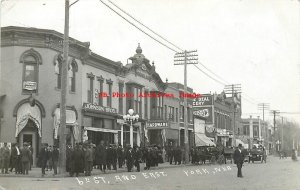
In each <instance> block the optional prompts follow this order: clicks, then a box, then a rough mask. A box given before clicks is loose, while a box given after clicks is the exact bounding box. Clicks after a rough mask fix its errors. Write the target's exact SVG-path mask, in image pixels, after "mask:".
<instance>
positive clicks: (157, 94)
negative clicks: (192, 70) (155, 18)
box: [0, 27, 193, 162]
mask: <svg viewBox="0 0 300 190" xmlns="http://www.w3.org/2000/svg"><path fill="white" fill-rule="evenodd" d="M1 35H2V38H1V53H2V57H1V70H0V71H1V76H0V77H1V78H0V79H1V80H0V82H1V94H0V96H1V98H0V101H1V102H0V103H1V104H0V105H1V106H0V108H1V109H0V110H1V112H0V113H1V114H0V115H1V122H0V141H1V142H11V143H14V142H16V143H18V144H19V145H20V146H21V147H22V145H23V143H24V142H29V143H30V144H31V145H32V147H33V150H34V162H35V160H36V158H37V156H38V150H39V149H40V147H41V144H42V143H48V144H49V145H54V144H57V143H58V142H59V137H60V97H61V78H62V65H63V64H64V60H63V56H62V53H63V52H62V50H63V43H62V42H63V35H62V34H61V33H58V32H56V31H53V30H45V29H37V28H24V27H4V28H2V30H1ZM89 47H90V43H89V42H80V41H78V40H75V39H73V38H70V50H69V58H68V60H67V64H68V90H67V92H68V93H67V111H66V120H67V121H66V122H67V128H66V135H67V138H66V139H67V144H71V145H74V143H76V142H82V141H86V140H89V141H90V142H92V143H94V144H98V143H99V142H100V141H101V140H103V141H105V142H106V143H107V144H121V145H123V146H125V145H131V146H133V145H135V144H136V145H138V146H143V145H151V144H157V145H161V146H165V145H171V144H172V145H174V146H176V145H183V144H184V138H185V137H184V126H183V117H184V114H183V98H180V93H181V92H183V85H182V84H179V83H167V82H163V81H162V80H161V78H160V76H159V74H158V73H157V72H156V70H155V65H154V62H152V64H151V63H150V61H149V60H148V59H147V58H146V57H145V56H144V55H143V53H142V48H141V47H140V45H138V47H137V49H136V52H135V54H134V55H133V56H131V57H130V58H129V60H130V62H129V63H127V64H126V65H123V64H122V63H121V62H115V61H112V60H110V59H107V58H105V57H102V56H100V55H97V54H95V53H94V52H92V51H91V50H90V48H89ZM188 92H189V93H192V92H193V91H192V89H190V88H188ZM191 101H192V99H188V102H189V107H188V113H189V114H188V122H189V142H190V144H193V138H192V133H193V117H192V112H191V108H192V104H191ZM129 109H133V110H134V114H137V115H139V118H138V120H136V121H133V122H132V123H131V122H128V121H125V120H124V119H123V116H124V115H127V114H128V110H129Z"/></svg>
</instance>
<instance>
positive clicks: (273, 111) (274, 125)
mask: <svg viewBox="0 0 300 190" xmlns="http://www.w3.org/2000/svg"><path fill="white" fill-rule="evenodd" d="M271 113H272V114H273V128H274V132H273V147H274V154H275V150H276V140H275V130H276V115H277V114H279V113H280V112H279V110H271Z"/></svg>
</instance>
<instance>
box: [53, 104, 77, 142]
mask: <svg viewBox="0 0 300 190" xmlns="http://www.w3.org/2000/svg"><path fill="white" fill-rule="evenodd" d="M53 122H54V123H53V126H54V138H55V139H57V134H58V127H59V125H60V109H59V108H56V109H55V111H54V118H53ZM66 125H70V126H73V135H74V138H75V140H76V141H77V140H79V129H78V123H77V121H76V113H75V111H74V110H66Z"/></svg>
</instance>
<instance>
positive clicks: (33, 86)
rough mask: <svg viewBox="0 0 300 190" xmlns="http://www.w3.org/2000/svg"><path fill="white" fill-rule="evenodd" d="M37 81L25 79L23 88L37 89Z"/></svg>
mask: <svg viewBox="0 0 300 190" xmlns="http://www.w3.org/2000/svg"><path fill="white" fill-rule="evenodd" d="M36 86H37V85H36V82H32V81H24V82H23V89H25V90H36Z"/></svg>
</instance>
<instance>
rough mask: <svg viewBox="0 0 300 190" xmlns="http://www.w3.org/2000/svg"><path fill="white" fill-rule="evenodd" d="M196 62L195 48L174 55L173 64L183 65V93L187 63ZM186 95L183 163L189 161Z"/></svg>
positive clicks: (185, 102) (185, 85) (185, 103)
mask: <svg viewBox="0 0 300 190" xmlns="http://www.w3.org/2000/svg"><path fill="white" fill-rule="evenodd" d="M188 64H198V55H197V50H192V51H186V50H185V51H184V52H177V53H176V54H175V56H174V65H184V94H185V95H186V94H187V65H188ZM187 106H188V105H187V97H184V146H185V163H186V164H187V163H189V142H188V121H187V114H188V113H187Z"/></svg>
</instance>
